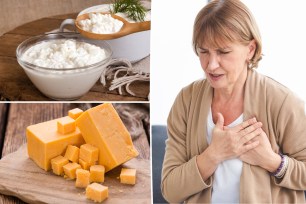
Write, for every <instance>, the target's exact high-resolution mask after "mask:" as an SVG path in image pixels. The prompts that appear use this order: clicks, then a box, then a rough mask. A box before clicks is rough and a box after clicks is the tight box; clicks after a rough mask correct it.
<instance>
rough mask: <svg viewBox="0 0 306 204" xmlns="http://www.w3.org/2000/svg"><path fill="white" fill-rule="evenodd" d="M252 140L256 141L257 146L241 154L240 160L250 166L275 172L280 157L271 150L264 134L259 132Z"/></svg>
mask: <svg viewBox="0 0 306 204" xmlns="http://www.w3.org/2000/svg"><path fill="white" fill-rule="evenodd" d="M254 140H256V141H258V142H259V145H258V146H257V147H256V148H254V149H252V150H250V151H248V152H245V153H244V154H242V155H241V156H240V159H241V160H242V161H244V162H246V163H249V164H251V165H255V166H260V167H262V168H264V169H266V170H267V171H269V172H274V171H276V169H277V168H278V167H279V165H280V163H281V157H280V156H279V155H278V154H276V153H275V152H274V151H273V150H272V148H271V144H270V141H269V139H268V136H267V135H266V133H265V132H264V131H261V134H260V135H259V136H258V137H256V139H254Z"/></svg>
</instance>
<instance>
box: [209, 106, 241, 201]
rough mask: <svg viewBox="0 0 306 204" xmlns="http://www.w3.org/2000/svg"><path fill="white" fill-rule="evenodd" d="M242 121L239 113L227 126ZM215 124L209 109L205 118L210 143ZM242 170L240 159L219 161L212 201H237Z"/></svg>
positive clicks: (232, 125)
mask: <svg viewBox="0 0 306 204" xmlns="http://www.w3.org/2000/svg"><path fill="white" fill-rule="evenodd" d="M242 122H243V114H241V115H240V116H239V117H238V118H237V119H236V120H235V121H234V122H232V123H231V124H230V125H228V127H234V126H236V125H238V124H239V123H242ZM214 127H215V124H214V122H213V119H212V113H211V110H210V111H209V114H208V120H207V142H208V144H210V143H211V139H212V130H213V128H214ZM241 171H242V161H241V160H240V159H230V160H226V161H224V162H222V163H220V164H219V165H218V167H217V169H216V171H215V173H214V181H213V187H212V199H211V202H212V203H239V194H240V193H239V189H240V175H241Z"/></svg>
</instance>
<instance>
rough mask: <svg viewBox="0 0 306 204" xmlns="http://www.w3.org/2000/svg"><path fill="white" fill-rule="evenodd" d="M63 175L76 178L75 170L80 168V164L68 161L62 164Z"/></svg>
mask: <svg viewBox="0 0 306 204" xmlns="http://www.w3.org/2000/svg"><path fill="white" fill-rule="evenodd" d="M63 169H64V172H65V175H66V176H67V177H68V178H70V179H75V178H76V170H77V169H81V165H79V164H77V163H68V164H66V165H64V166H63Z"/></svg>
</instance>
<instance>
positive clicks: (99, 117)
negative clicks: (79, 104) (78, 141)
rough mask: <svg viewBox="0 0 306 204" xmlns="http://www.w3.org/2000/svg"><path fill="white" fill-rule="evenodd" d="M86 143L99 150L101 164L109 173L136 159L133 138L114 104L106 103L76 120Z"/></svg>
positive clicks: (136, 153)
mask: <svg viewBox="0 0 306 204" xmlns="http://www.w3.org/2000/svg"><path fill="white" fill-rule="evenodd" d="M76 125H77V127H78V128H79V129H80V131H81V133H82V135H83V138H84V140H85V141H86V143H89V144H92V145H94V146H96V147H97V148H98V149H99V162H98V163H99V164H101V165H103V166H104V167H105V171H106V172H107V171H109V170H111V169H113V168H115V167H116V166H118V165H120V164H122V163H124V162H126V161H128V160H130V159H132V158H134V157H136V156H137V155H138V152H137V150H136V149H135V148H134V146H133V142H132V139H131V136H130V134H129V132H128V130H127V129H126V127H125V126H124V124H123V122H122V121H121V119H120V117H119V115H118V113H117V112H116V110H115V109H114V107H113V106H112V104H109V103H106V104H102V105H99V106H96V107H94V108H91V109H89V110H87V111H85V112H84V113H83V114H82V115H81V116H80V117H78V119H77V120H76Z"/></svg>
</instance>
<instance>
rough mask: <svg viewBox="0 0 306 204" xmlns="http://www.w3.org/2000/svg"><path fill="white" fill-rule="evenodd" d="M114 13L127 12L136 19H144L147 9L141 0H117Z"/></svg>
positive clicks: (114, 4)
mask: <svg viewBox="0 0 306 204" xmlns="http://www.w3.org/2000/svg"><path fill="white" fill-rule="evenodd" d="M111 12H112V13H119V12H121V13H125V14H126V15H127V16H128V17H129V18H131V19H133V20H134V21H144V18H145V16H146V9H145V7H143V6H142V5H141V3H140V1H139V0H115V1H114V3H113V9H112V10H111Z"/></svg>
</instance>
